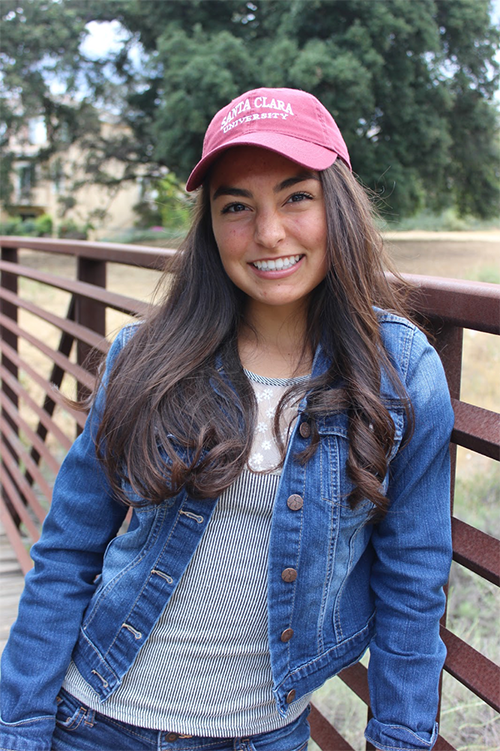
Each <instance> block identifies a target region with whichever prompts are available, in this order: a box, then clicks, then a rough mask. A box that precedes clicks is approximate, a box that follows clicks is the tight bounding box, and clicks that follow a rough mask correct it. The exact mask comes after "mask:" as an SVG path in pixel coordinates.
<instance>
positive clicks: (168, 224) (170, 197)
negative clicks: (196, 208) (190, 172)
mask: <svg viewBox="0 0 500 751" xmlns="http://www.w3.org/2000/svg"><path fill="white" fill-rule="evenodd" d="M156 187H157V191H158V198H157V201H156V205H157V207H158V211H159V212H160V216H161V219H162V226H163V227H164V228H165V229H180V230H185V229H187V227H188V225H189V220H190V205H191V202H190V200H189V198H187V197H186V193H185V191H183V190H182V188H181V186H180V184H179V180H178V179H177V178H176V176H175V175H174V173H173V172H169V173H168V175H166V176H165V177H164V178H163V179H162V180H159V181H158V182H157V183H156Z"/></svg>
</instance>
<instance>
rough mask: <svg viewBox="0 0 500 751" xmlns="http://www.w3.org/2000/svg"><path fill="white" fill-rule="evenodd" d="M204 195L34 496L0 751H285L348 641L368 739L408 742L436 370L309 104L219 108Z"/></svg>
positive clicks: (428, 613) (425, 695)
mask: <svg viewBox="0 0 500 751" xmlns="http://www.w3.org/2000/svg"><path fill="white" fill-rule="evenodd" d="M200 186H201V193H200V199H199V205H198V213H197V215H196V217H195V220H194V223H193V227H192V229H191V232H190V234H189V236H188V238H187V240H186V243H185V247H184V249H183V251H182V253H179V256H178V259H177V267H176V268H175V269H174V276H173V282H172V284H171V286H170V287H169V289H168V291H167V292H166V295H165V299H164V300H163V302H162V304H161V305H160V306H159V307H158V308H157V309H156V310H155V312H154V313H153V315H152V316H151V317H150V318H149V319H148V320H146V321H145V322H143V323H142V324H140V325H134V326H131V327H126V328H125V329H124V330H123V331H122V332H121V333H120V334H119V336H118V337H117V339H116V341H115V343H114V344H113V346H112V348H111V351H110V354H109V356H108V361H107V367H106V371H105V373H104V375H103V378H102V383H101V386H100V388H99V390H98V392H97V395H96V397H95V400H94V404H93V408H92V412H91V415H90V417H89V419H88V421H87V425H86V428H85V430H84V432H83V434H82V436H80V438H79V439H78V440H77V441H76V443H75V444H74V446H73V448H72V449H71V451H70V452H69V455H68V457H67V458H66V460H65V462H64V465H63V467H62V469H61V472H60V474H59V477H58V480H57V482H56V487H55V490H54V500H53V504H52V508H51V511H50V513H49V515H48V517H47V520H46V523H45V526H44V532H43V536H42V539H41V541H40V542H39V543H38V544H37V545H36V546H35V547H34V550H33V558H34V561H35V568H34V570H33V571H32V572H30V574H28V576H27V581H26V588H25V593H24V595H23V598H22V600H21V605H20V610H19V618H18V620H17V622H16V624H15V625H14V627H13V629H12V633H11V636H10V640H9V643H8V645H7V647H6V649H5V653H4V656H3V688H2V724H1V726H0V727H1V732H2V735H1V738H2V744H1V748H2V749H5V748H8V749H14V750H15V751H21V749H22V751H49V750H50V749H51V748H52V749H54V751H61V750H62V749H82V750H85V751H90V750H93V749H103V750H106V751H108V749H120V751H123V750H124V749H157V748H158V749H160V748H161V749H181V750H182V751H187V749H207V750H208V749H211V751H226V750H228V749H252V750H253V751H300V750H301V749H305V748H306V746H307V739H308V736H309V729H308V724H307V714H308V704H309V700H310V696H311V693H312V691H314V690H315V689H316V688H317V687H319V686H320V685H321V684H322V683H323V682H324V681H325V680H326V679H327V678H329V677H330V676H331V675H334V674H336V673H337V672H339V671H340V670H342V669H343V668H344V667H346V666H347V665H349V664H352V663H354V662H356V661H358V660H359V659H360V657H361V656H362V655H363V653H364V652H365V650H366V649H367V648H368V647H369V648H370V666H369V682H370V694H371V702H372V710H373V717H372V719H371V720H370V722H369V723H368V728H367V731H366V735H367V738H369V739H370V740H371V741H372V743H373V744H374V745H375V746H376V747H377V748H379V749H383V750H384V751H385V750H386V749H415V748H418V749H428V748H431V747H432V745H433V744H434V741H435V739H436V733H437V731H436V727H435V722H434V720H435V716H436V709H437V698H438V696H437V692H438V680H439V674H440V670H441V667H442V664H443V660H444V652H445V650H444V646H443V644H442V642H441V641H440V639H439V618H440V616H441V615H442V612H443V608H444V595H443V585H444V584H445V582H446V580H447V576H448V570H449V565H450V560H451V546H450V529H449V525H450V520H449V509H448V499H449V468H448V448H447V447H448V441H449V437H450V432H451V427H452V422H453V415H452V411H451V407H450V400H449V396H448V391H447V387H446V381H445V378H444V374H443V371H442V367H441V364H440V361H439V358H438V356H437V355H436V353H435V351H434V350H433V349H432V347H431V346H430V345H429V343H428V342H427V340H426V338H425V336H424V335H423V334H422V333H421V332H420V331H419V330H418V329H417V328H416V327H415V326H414V325H413V324H412V323H411V322H409V321H408V320H407V318H405V317H403V316H402V313H404V308H403V306H402V303H401V300H400V296H399V295H398V294H397V293H396V291H395V289H393V288H392V287H391V285H390V284H389V282H388V281H387V279H386V277H385V275H384V268H383V263H384V256H383V251H382V245H381V241H380V238H379V236H378V234H377V232H376V230H375V228H374V225H373V222H372V219H371V214H370V207H369V203H368V201H367V199H366V196H365V195H364V192H363V190H362V189H361V188H360V186H359V185H358V183H357V182H356V180H355V179H354V178H353V176H352V174H351V171H350V161H349V155H348V151H347V148H346V146H345V143H344V141H343V139H342V136H341V134H340V131H339V130H338V127H337V125H336V124H335V122H334V120H333V119H332V117H331V116H330V114H329V113H328V112H327V110H326V109H325V108H324V107H323V106H322V105H321V104H320V103H319V102H318V100H317V99H315V97H313V96H312V95H310V94H307V93H305V92H302V91H297V90H292V89H257V90H254V91H250V92H247V93H245V94H243V95H242V96H240V97H238V98H237V99H235V100H234V101H233V102H231V103H230V104H229V105H228V106H227V107H225V108H223V109H222V110H221V111H220V112H218V113H217V115H216V116H215V117H214V119H213V121H212V123H211V124H210V126H209V128H208V130H207V133H206V136H205V141H204V149H203V156H202V159H201V160H200V162H199V163H198V164H197V165H196V167H195V169H194V170H193V172H192V174H191V176H190V178H189V180H188V183H187V187H188V189H189V190H193V189H196V188H198V187H200ZM119 501H121V503H120V502H119ZM128 506H132V507H133V510H134V512H133V517H132V521H131V524H130V526H129V529H128V531H127V532H126V533H125V534H123V535H120V536H117V534H118V530H119V528H120V525H121V524H122V522H123V519H124V516H125V513H126V510H127V507H128ZM62 604H63V609H61V605H62ZM56 713H57V720H55V716H56Z"/></svg>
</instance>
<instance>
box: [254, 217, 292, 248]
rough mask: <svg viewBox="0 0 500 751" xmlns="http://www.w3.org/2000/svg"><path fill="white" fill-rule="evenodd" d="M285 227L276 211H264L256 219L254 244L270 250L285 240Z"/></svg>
mask: <svg viewBox="0 0 500 751" xmlns="http://www.w3.org/2000/svg"><path fill="white" fill-rule="evenodd" d="M285 234H286V233H285V227H284V225H283V221H282V219H281V217H280V215H279V214H278V212H276V211H266V212H265V213H262V214H260V215H258V216H257V217H256V220H255V242H256V243H257V244H258V245H261V246H262V247H264V248H269V249H270V250H272V249H273V248H276V247H277V246H278V245H279V244H280V243H281V241H282V240H284V239H285Z"/></svg>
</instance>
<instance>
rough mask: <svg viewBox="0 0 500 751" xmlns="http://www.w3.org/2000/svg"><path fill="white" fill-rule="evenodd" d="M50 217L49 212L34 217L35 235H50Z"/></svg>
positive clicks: (51, 223)
mask: <svg viewBox="0 0 500 751" xmlns="http://www.w3.org/2000/svg"><path fill="white" fill-rule="evenodd" d="M52 227H53V222H52V217H51V216H49V214H41V216H38V217H37V218H36V219H35V231H36V234H37V237H50V235H51V234H52Z"/></svg>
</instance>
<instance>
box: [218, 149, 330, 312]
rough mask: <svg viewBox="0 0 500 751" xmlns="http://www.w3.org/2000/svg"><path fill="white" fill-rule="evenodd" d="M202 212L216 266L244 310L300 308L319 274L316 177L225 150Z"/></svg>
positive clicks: (261, 156) (321, 211)
mask: <svg viewBox="0 0 500 751" xmlns="http://www.w3.org/2000/svg"><path fill="white" fill-rule="evenodd" d="M210 205H211V214H212V226H213V231H214V235H215V240H216V242H217V245H218V248H219V253H220V257H221V261H222V264H223V266H224V269H225V271H226V273H227V275H228V276H229V277H230V279H231V280H232V281H233V282H234V284H235V285H236V286H237V287H239V289H241V290H242V291H243V292H245V293H246V295H247V296H248V298H249V304H250V308H252V306H253V308H254V310H257V308H262V306H273V307H274V306H287V307H288V308H289V310H290V312H292V313H293V312H294V310H300V309H305V307H304V303H305V302H306V301H307V298H308V296H309V295H310V294H311V292H312V290H313V289H314V288H315V287H317V285H318V284H319V283H320V282H321V281H322V280H323V279H324V278H325V275H326V272H327V259H326V236H327V230H326V214H325V205H324V200H323V189H322V186H321V182H320V179H319V175H318V173H317V172H315V171H314V170H309V169H306V168H305V167H301V166H300V165H299V164H297V163H296V162H292V161H290V160H289V159H286V158H285V157H283V156H281V155H279V154H276V153H274V152H272V151H268V150H266V149H261V148H258V147H254V146H239V147H236V148H231V149H228V151H226V152H225V153H224V155H223V156H222V157H221V158H220V159H219V161H218V162H217V163H216V164H215V167H214V168H213V170H212V175H211V180H210Z"/></svg>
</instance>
